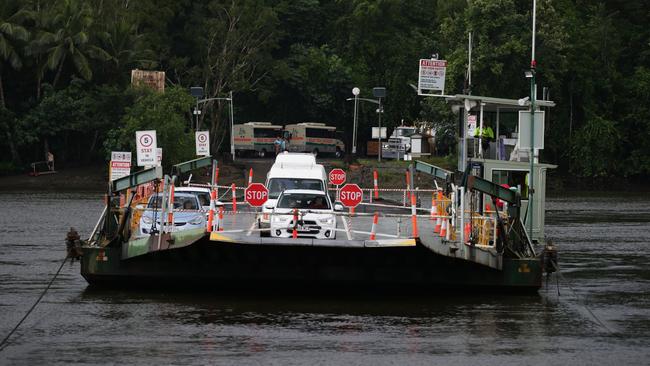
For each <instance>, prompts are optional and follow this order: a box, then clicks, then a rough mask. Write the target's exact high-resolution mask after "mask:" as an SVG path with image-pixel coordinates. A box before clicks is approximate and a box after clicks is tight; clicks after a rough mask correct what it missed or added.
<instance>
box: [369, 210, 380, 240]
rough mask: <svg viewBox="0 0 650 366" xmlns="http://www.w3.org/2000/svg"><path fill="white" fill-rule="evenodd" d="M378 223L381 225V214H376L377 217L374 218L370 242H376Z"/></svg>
mask: <svg viewBox="0 0 650 366" xmlns="http://www.w3.org/2000/svg"><path fill="white" fill-rule="evenodd" d="M378 223H379V214H378V213H377V212H375V216H373V217H372V228H371V229H370V240H375V232H376V230H377V224H378Z"/></svg>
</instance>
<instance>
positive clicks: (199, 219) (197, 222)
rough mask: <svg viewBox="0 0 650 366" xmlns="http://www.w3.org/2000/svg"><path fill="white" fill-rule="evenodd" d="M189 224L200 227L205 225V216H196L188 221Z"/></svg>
mask: <svg viewBox="0 0 650 366" xmlns="http://www.w3.org/2000/svg"><path fill="white" fill-rule="evenodd" d="M188 223H190V224H192V225H200V224H202V223H203V216H202V215H198V216H194V218H193V219H192V220H190V221H188Z"/></svg>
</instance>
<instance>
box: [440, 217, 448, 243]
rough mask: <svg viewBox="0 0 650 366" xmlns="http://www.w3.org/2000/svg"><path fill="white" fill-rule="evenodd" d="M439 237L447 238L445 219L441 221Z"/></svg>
mask: <svg viewBox="0 0 650 366" xmlns="http://www.w3.org/2000/svg"><path fill="white" fill-rule="evenodd" d="M440 237H441V238H445V237H447V219H444V220H442V225H440Z"/></svg>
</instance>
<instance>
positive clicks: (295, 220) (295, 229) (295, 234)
mask: <svg viewBox="0 0 650 366" xmlns="http://www.w3.org/2000/svg"><path fill="white" fill-rule="evenodd" d="M291 237H292V238H294V239H297V238H298V209H295V208H294V209H293V233H291Z"/></svg>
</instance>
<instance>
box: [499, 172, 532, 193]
mask: <svg viewBox="0 0 650 366" xmlns="http://www.w3.org/2000/svg"><path fill="white" fill-rule="evenodd" d="M492 182H494V183H497V184H499V185H501V184H507V185H509V186H510V187H519V188H520V192H521V199H524V200H526V199H528V171H527V170H493V171H492Z"/></svg>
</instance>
